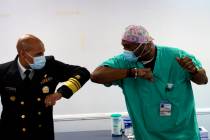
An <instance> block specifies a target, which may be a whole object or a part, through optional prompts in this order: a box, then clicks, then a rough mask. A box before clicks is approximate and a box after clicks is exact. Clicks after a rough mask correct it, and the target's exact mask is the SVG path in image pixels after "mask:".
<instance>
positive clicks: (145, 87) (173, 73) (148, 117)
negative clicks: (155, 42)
mask: <svg viewBox="0 0 210 140" xmlns="http://www.w3.org/2000/svg"><path fill="white" fill-rule="evenodd" d="M156 48H157V57H156V60H155V66H154V70H153V77H154V81H153V82H151V81H148V80H145V79H142V78H136V79H135V78H129V77H128V78H124V79H122V80H118V81H113V83H112V85H118V86H119V87H121V89H122V91H123V94H124V97H125V101H126V106H127V110H128V113H129V116H130V117H131V119H132V123H133V128H134V134H135V138H136V140H199V139H200V138H199V129H198V124H197V118H196V112H195V103H194V97H193V91H192V86H191V82H190V74H189V73H188V72H187V71H186V70H184V69H183V68H182V67H181V66H180V65H179V64H178V62H177V61H176V57H181V58H182V57H184V56H188V57H190V58H191V59H192V60H193V62H194V64H195V65H196V67H197V68H198V69H199V68H201V67H202V66H201V63H200V62H199V61H198V60H197V59H196V58H195V57H194V56H193V55H190V54H188V53H186V52H185V51H183V50H180V49H177V48H170V47H165V46H156ZM102 65H106V66H108V67H112V68H121V69H129V68H134V67H135V68H144V66H143V64H142V63H141V62H129V61H127V60H126V59H125V57H124V56H123V55H122V54H120V55H118V56H115V57H113V58H110V59H108V60H107V61H105V62H103V64H102ZM168 83H171V84H173V87H172V89H170V90H166V87H167V85H168ZM162 101H167V102H169V103H170V104H171V115H170V116H160V103H161V102H162Z"/></svg>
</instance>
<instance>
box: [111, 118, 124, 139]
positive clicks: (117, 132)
mask: <svg viewBox="0 0 210 140" xmlns="http://www.w3.org/2000/svg"><path fill="white" fill-rule="evenodd" d="M111 124H112V129H111V130H112V136H113V137H118V136H122V115H121V114H112V115H111Z"/></svg>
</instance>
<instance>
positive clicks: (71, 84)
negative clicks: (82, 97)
mask: <svg viewBox="0 0 210 140" xmlns="http://www.w3.org/2000/svg"><path fill="white" fill-rule="evenodd" d="M65 85H66V86H67V87H68V88H69V89H71V90H72V92H73V93H75V92H76V91H77V90H78V88H77V86H76V85H75V84H74V83H72V82H70V81H66V82H65Z"/></svg>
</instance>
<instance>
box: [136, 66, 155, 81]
mask: <svg viewBox="0 0 210 140" xmlns="http://www.w3.org/2000/svg"><path fill="white" fill-rule="evenodd" d="M137 71H138V72H137V73H138V77H141V78H143V79H146V80H149V81H153V74H152V71H151V69H150V68H144V69H142V68H141V69H137Z"/></svg>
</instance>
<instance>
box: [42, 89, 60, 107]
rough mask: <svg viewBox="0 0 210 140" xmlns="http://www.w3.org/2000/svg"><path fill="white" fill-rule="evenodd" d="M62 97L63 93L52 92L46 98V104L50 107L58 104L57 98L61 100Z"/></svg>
mask: <svg viewBox="0 0 210 140" xmlns="http://www.w3.org/2000/svg"><path fill="white" fill-rule="evenodd" d="M61 97H62V95H61V93H58V92H56V93H53V94H50V95H47V96H46V98H45V101H44V102H45V106H46V107H48V106H53V105H55V104H56V101H57V100H60V99H61Z"/></svg>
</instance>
